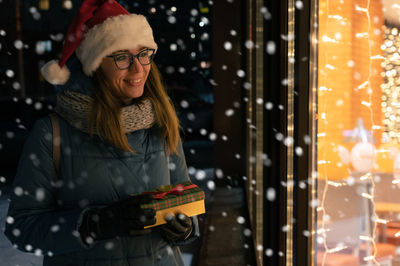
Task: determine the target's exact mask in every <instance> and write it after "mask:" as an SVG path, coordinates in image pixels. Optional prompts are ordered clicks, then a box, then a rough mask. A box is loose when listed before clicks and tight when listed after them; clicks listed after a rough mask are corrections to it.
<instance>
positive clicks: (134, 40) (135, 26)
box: [76, 14, 157, 76]
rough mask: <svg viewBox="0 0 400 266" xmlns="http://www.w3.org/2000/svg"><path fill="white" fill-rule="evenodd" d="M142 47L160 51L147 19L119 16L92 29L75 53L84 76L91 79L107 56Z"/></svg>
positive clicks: (137, 16)
mask: <svg viewBox="0 0 400 266" xmlns="http://www.w3.org/2000/svg"><path fill="white" fill-rule="evenodd" d="M140 46H143V47H148V48H153V49H156V50H157V44H156V43H155V42H154V38H153V30H152V29H151V27H150V25H149V23H148V22H147V20H146V18H145V17H144V16H142V15H137V14H129V15H119V16H115V17H111V18H108V19H106V20H105V21H104V22H103V23H101V24H98V25H96V26H94V27H93V28H91V29H90V30H89V31H88V32H87V33H86V35H85V36H84V39H83V40H82V43H81V44H80V45H79V47H78V48H77V49H76V55H77V57H78V58H79V60H80V61H81V63H82V65H83V72H85V74H86V75H88V76H91V75H92V73H93V72H94V71H95V70H96V69H97V68H98V67H99V66H100V64H101V62H102V60H103V58H104V57H105V56H107V55H109V54H112V53H113V52H115V51H118V50H130V49H136V48H138V47H140Z"/></svg>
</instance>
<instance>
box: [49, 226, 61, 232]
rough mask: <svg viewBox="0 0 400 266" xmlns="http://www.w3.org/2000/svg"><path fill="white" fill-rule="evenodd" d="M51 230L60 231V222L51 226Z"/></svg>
mask: <svg viewBox="0 0 400 266" xmlns="http://www.w3.org/2000/svg"><path fill="white" fill-rule="evenodd" d="M50 231H51V232H53V233H55V232H58V231H60V226H59V225H58V224H54V225H52V226H51V227H50Z"/></svg>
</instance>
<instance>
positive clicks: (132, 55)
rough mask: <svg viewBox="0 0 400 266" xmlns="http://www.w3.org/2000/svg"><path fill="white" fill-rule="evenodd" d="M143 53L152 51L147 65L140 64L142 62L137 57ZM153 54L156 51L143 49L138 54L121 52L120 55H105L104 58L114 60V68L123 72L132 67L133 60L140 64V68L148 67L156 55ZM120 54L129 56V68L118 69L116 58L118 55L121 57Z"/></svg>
mask: <svg viewBox="0 0 400 266" xmlns="http://www.w3.org/2000/svg"><path fill="white" fill-rule="evenodd" d="M144 51H147V52H149V51H153V54H152V55H151V56H149V58H150V62H149V63H148V64H142V62H140V59H139V55H140V54H141V53H143V52H144ZM155 52H156V49H152V48H146V49H143V50H142V51H140V52H139V53H137V54H132V53H129V52H121V53H118V54H115V55H107V56H106V57H108V58H112V59H114V64H115V66H116V67H117V68H118V69H119V70H125V69H129V68H131V66H132V65H133V62H134V61H135V58H136V59H137V60H138V61H139V63H140V64H141V65H142V66H147V65H150V64H151V62H152V61H153V58H154V55H155V54H156V53H155ZM122 54H127V55H130V56H131V62H130V63H129V66H128V67H126V68H120V67H119V66H118V63H117V59H116V57H117V56H119V55H122Z"/></svg>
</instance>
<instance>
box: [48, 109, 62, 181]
mask: <svg viewBox="0 0 400 266" xmlns="http://www.w3.org/2000/svg"><path fill="white" fill-rule="evenodd" d="M49 116H50V120H51V124H52V126H53V164H54V169H55V170H56V174H57V177H59V170H60V144H61V138H60V125H59V122H58V117H57V115H56V114H55V113H51V114H50V115H49Z"/></svg>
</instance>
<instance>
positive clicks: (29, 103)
mask: <svg viewBox="0 0 400 266" xmlns="http://www.w3.org/2000/svg"><path fill="white" fill-rule="evenodd" d="M25 103H26V104H28V105H31V104H32V103H33V100H32V98H26V99H25Z"/></svg>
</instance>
